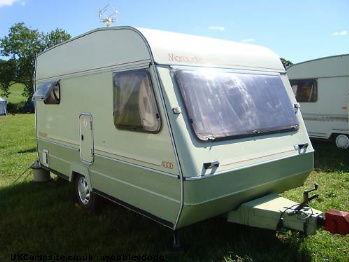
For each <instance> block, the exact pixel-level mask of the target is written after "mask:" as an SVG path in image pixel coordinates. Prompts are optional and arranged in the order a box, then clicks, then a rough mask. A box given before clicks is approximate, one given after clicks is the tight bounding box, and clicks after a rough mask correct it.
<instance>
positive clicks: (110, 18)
mask: <svg viewBox="0 0 349 262" xmlns="http://www.w3.org/2000/svg"><path fill="white" fill-rule="evenodd" d="M118 13H119V12H118V10H117V9H116V8H115V7H112V6H110V4H108V5H106V6H105V7H104V8H99V12H98V16H99V19H100V21H101V22H102V23H104V24H105V25H106V26H107V27H109V26H110V25H111V24H112V23H114V22H115V20H116V17H117V16H118Z"/></svg>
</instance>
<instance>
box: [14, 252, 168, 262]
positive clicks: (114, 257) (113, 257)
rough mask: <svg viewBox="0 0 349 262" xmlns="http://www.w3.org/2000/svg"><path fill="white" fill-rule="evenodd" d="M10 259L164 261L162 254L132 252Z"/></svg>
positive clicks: (23, 254)
mask: <svg viewBox="0 0 349 262" xmlns="http://www.w3.org/2000/svg"><path fill="white" fill-rule="evenodd" d="M11 260H12V261H42V262H45V261H137V262H141V261H153V262H164V261H165V257H164V256H163V255H147V254H143V255H132V254H116V255H105V256H94V255H90V254H89V255H69V256H65V255H58V254H55V255H32V254H28V253H17V254H11Z"/></svg>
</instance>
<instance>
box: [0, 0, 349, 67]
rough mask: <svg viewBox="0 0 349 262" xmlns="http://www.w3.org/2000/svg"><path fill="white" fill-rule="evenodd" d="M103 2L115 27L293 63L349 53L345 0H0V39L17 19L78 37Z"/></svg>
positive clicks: (93, 25) (94, 25)
mask: <svg viewBox="0 0 349 262" xmlns="http://www.w3.org/2000/svg"><path fill="white" fill-rule="evenodd" d="M108 4H109V7H115V8H117V10H118V12H119V13H118V17H117V19H116V21H115V23H114V24H113V25H114V26H115V25H130V26H138V27H146V28H153V29H161V30H167V31H174V32H181V33H187V34H195V35H202V36H209V37H215V38H220V39H227V40H232V41H238V42H247V43H251V44H257V45H262V46H265V47H268V48H270V49H271V50H273V51H274V52H275V53H277V54H278V55H279V56H280V57H284V58H286V59H288V60H290V61H292V62H293V63H298V62H302V61H306V60H310V59H316V58H320V57H325V56H331V55H339V54H345V53H349V15H348V10H349V1H348V0H287V1H285V0H264V1H261V0H214V1H213V0H210V1H206V0H182V1H174V0H149V1H145V0H109V1H104V0H98V1H97V0H0V38H2V37H4V36H6V35H8V32H9V28H10V27H11V26H12V25H14V24H15V23H18V22H24V23H25V25H26V26H27V27H30V28H32V29H38V30H39V31H40V32H44V33H48V32H50V31H51V30H54V29H56V28H60V29H64V30H65V31H67V32H68V33H69V34H70V35H72V36H77V35H79V34H82V33H84V32H86V31H90V30H92V29H94V28H97V27H103V26H104V24H103V23H101V22H100V20H99V17H98V11H99V9H100V8H104V7H105V6H107V5H108ZM108 12H109V13H110V12H111V11H108Z"/></svg>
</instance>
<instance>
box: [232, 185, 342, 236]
mask: <svg viewBox="0 0 349 262" xmlns="http://www.w3.org/2000/svg"><path fill="white" fill-rule="evenodd" d="M317 189H318V185H317V184H315V185H314V188H312V189H308V190H305V191H304V192H303V202H302V203H296V202H294V201H292V200H289V199H286V198H283V197H281V196H280V195H278V194H270V195H267V196H264V197H261V198H258V199H255V200H252V201H249V202H246V203H244V204H242V205H241V206H240V207H239V208H237V209H236V210H233V211H230V212H229V213H228V218H227V221H228V222H233V223H238V224H243V225H248V226H253V227H259V228H265V229H271V230H277V231H281V232H282V231H288V230H295V231H300V232H303V233H304V234H305V235H314V234H315V233H316V230H317V229H318V228H321V227H324V229H325V230H327V231H329V232H331V233H333V234H336V233H338V234H349V213H348V212H342V211H337V210H329V211H327V212H326V213H325V216H324V215H323V213H322V212H321V211H319V210H316V209H314V208H311V207H310V206H309V202H310V201H311V200H313V199H315V198H317V197H318V196H319V195H318V194H315V195H312V196H309V193H311V192H313V191H316V190H317Z"/></svg>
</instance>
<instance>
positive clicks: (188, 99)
mask: <svg viewBox="0 0 349 262" xmlns="http://www.w3.org/2000/svg"><path fill="white" fill-rule="evenodd" d="M174 75H175V79H176V81H177V84H178V86H179V89H180V93H181V95H182V98H183V101H184V104H185V107H186V111H187V113H188V117H189V121H190V123H191V125H192V128H193V130H194V132H195V134H196V136H197V137H198V138H199V139H201V140H211V139H222V138H229V137H239V136H252V135H260V134H266V133H272V132H281V131H287V130H296V129H298V121H297V118H296V115H295V111H294V107H293V106H292V104H291V102H290V99H289V97H288V95H287V92H286V90H285V86H284V84H283V82H282V80H281V78H280V75H278V74H251V73H237V72H226V71H213V70H210V71H206V70H187V69H177V70H174Z"/></svg>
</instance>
